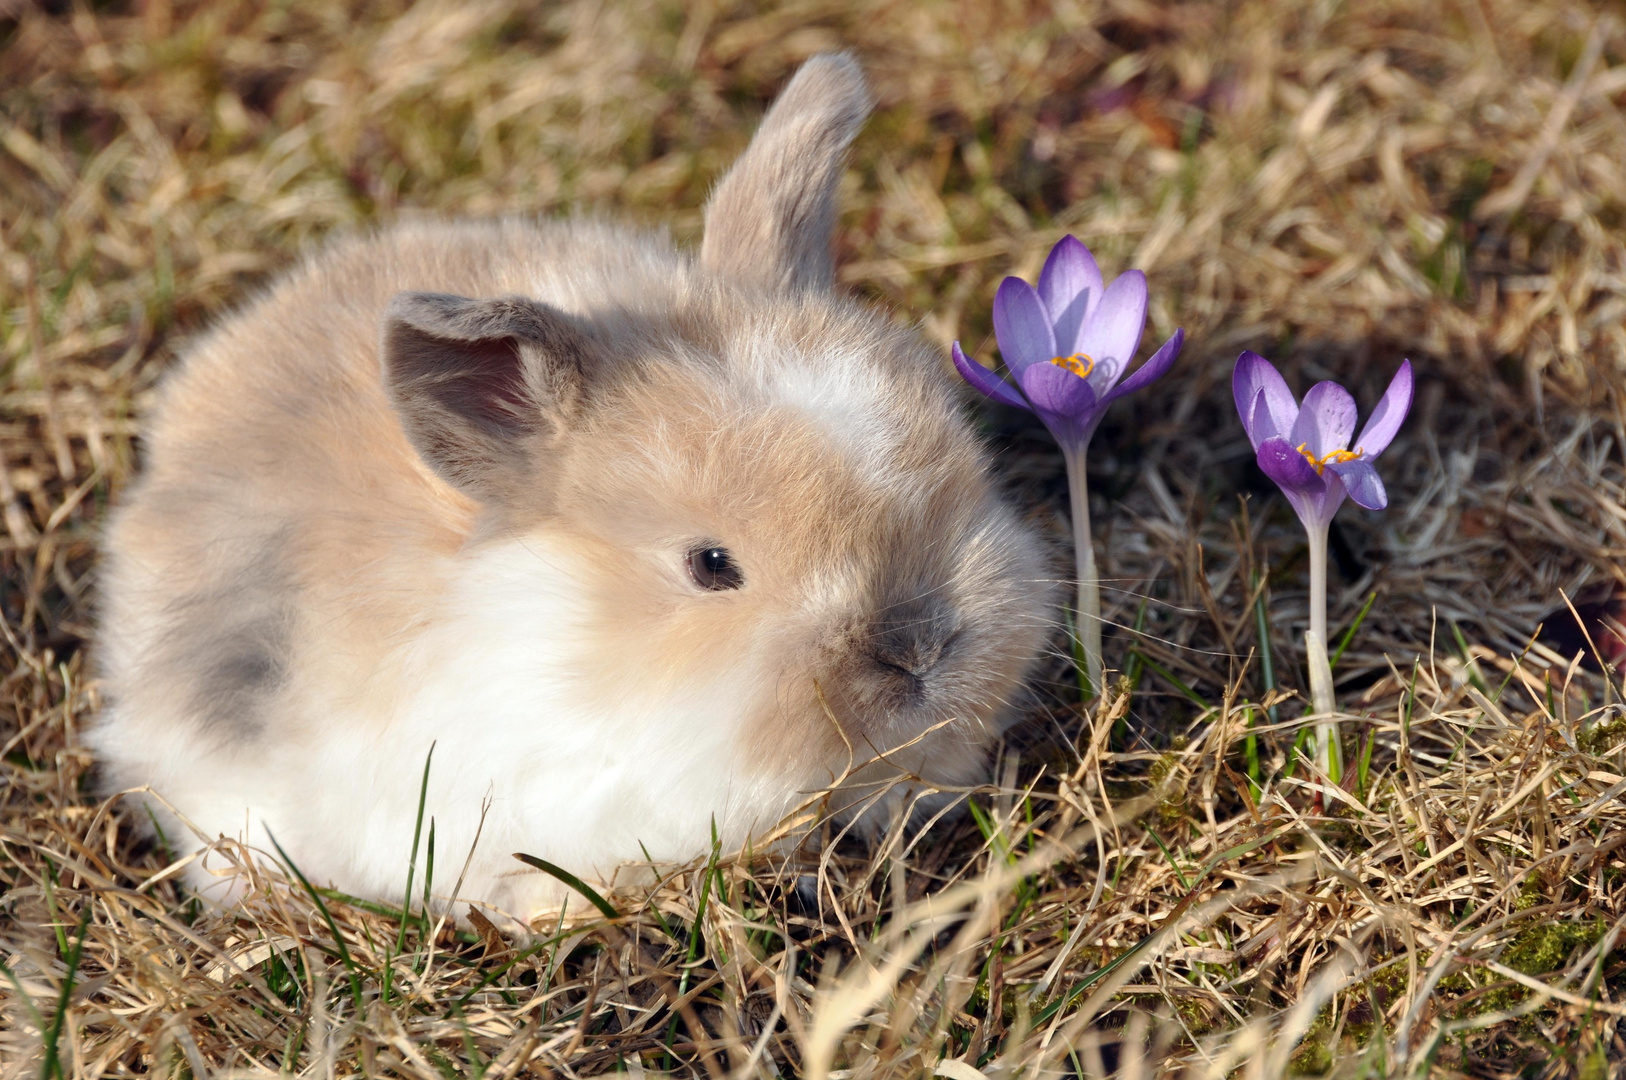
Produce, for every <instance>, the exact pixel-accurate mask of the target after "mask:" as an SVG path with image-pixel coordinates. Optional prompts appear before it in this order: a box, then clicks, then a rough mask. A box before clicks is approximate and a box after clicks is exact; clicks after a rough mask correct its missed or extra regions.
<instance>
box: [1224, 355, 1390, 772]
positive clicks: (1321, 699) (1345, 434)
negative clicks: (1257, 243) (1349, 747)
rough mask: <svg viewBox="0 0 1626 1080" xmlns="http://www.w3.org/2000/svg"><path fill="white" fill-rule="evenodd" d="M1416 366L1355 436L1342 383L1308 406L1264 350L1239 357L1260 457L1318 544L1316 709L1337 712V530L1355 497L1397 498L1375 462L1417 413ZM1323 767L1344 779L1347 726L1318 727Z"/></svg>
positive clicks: (1241, 386)
mask: <svg viewBox="0 0 1626 1080" xmlns="http://www.w3.org/2000/svg"><path fill="white" fill-rule="evenodd" d="M1412 387H1413V380H1412V371H1411V361H1410V360H1405V361H1402V362H1401V364H1400V370H1399V371H1397V372H1395V377H1394V378H1393V379H1392V380H1391V381H1390V383H1389V388H1388V389H1387V390H1386V391H1384V394H1383V397H1382V398H1380V399H1379V400H1378V404H1377V407H1376V408H1375V409H1373V410H1372V415H1371V417H1370V418H1369V419H1368V420H1367V422H1366V427H1365V428H1363V429H1361V433H1360V435H1359V436H1358V437H1357V438H1356V439H1355V441H1354V443H1353V444H1351V442H1350V437H1351V436H1352V435H1354V434H1355V419H1356V409H1355V399H1354V398H1353V397H1351V396H1350V393H1349V391H1348V390H1345V389H1344V388H1343V387H1342V386H1339V385H1338V384H1337V383H1335V382H1321V383H1317V384H1316V385H1314V386H1312V387H1310V390H1309V392H1308V393H1307V394H1305V395H1304V403H1303V404H1302V405H1301V404H1299V401H1298V399H1297V398H1295V397H1294V396H1293V391H1291V390H1289V389H1288V388H1287V380H1285V379H1283V378H1282V374H1281V372H1279V371H1277V370H1276V367H1275V365H1273V364H1272V363H1271V362H1270V361H1269V360H1266V359H1265V358H1264V357H1263V356H1260V355H1259V354H1258V353H1255V352H1244V353H1243V354H1242V355H1241V356H1239V357H1237V361H1236V370H1235V371H1234V372H1233V373H1232V376H1231V393H1232V396H1233V397H1234V398H1235V400H1236V411H1237V413H1238V415H1240V416H1241V417H1242V426H1243V428H1245V429H1246V430H1247V432H1248V441H1249V442H1251V443H1252V444H1253V451H1254V455H1255V460H1257V461H1258V462H1259V468H1260V469H1262V470H1264V473H1265V475H1266V476H1268V477H1270V478H1271V479H1272V480H1274V481H1276V486H1277V487H1279V488H1281V489H1282V494H1283V495H1286V496H1287V501H1288V502H1289V503H1290V504H1292V507H1293V509H1294V510H1295V511H1297V513H1298V515H1299V520H1300V521H1302V522H1303V523H1304V531H1305V533H1306V535H1307V536H1308V537H1309V541H1310V628H1309V630H1308V631H1307V632H1306V633H1305V635H1304V640H1305V651H1306V653H1307V654H1308V656H1309V664H1310V696H1311V703H1312V708H1313V709H1314V710H1315V712H1316V713H1318V714H1321V715H1323V716H1325V715H1329V714H1331V713H1332V712H1333V711H1334V706H1335V703H1334V700H1333V693H1332V669H1331V665H1330V664H1329V663H1328V662H1327V527H1328V526H1329V525H1331V524H1332V519H1333V515H1334V514H1336V513H1338V508H1339V507H1340V506H1342V505H1343V503H1344V499H1345V497H1346V496H1347V497H1348V498H1351V499H1353V500H1354V501H1355V503H1356V505H1358V506H1364V507H1366V508H1367V509H1368V510H1382V509H1383V508H1384V507H1385V506H1388V505H1389V494H1388V492H1387V491H1385V490H1384V487H1383V480H1382V478H1381V477H1379V476H1378V471H1377V469H1376V468H1375V467H1374V466H1373V464H1372V463H1373V461H1375V460H1376V459H1377V456H1378V455H1379V454H1381V453H1383V451H1384V450H1386V449H1388V447H1389V443H1391V442H1392V441H1394V437H1395V434H1396V433H1397V432H1398V431H1399V430H1400V424H1401V421H1403V420H1405V419H1406V413H1407V411H1408V410H1410V408H1411V398H1412ZM1316 759H1317V765H1318V766H1319V767H1320V768H1321V770H1322V772H1324V773H1325V774H1326V775H1327V776H1328V777H1329V778H1330V779H1332V780H1333V781H1335V782H1336V781H1337V780H1338V779H1339V773H1340V772H1341V768H1342V766H1341V762H1340V760H1339V752H1338V729H1337V725H1336V723H1335V722H1333V721H1332V720H1330V719H1329V720H1324V721H1322V722H1321V723H1319V724H1317V727H1316Z"/></svg>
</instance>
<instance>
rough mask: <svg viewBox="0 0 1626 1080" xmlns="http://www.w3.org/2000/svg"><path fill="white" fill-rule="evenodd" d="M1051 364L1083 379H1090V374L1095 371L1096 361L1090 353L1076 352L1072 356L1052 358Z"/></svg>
mask: <svg viewBox="0 0 1626 1080" xmlns="http://www.w3.org/2000/svg"><path fill="white" fill-rule="evenodd" d="M1050 362H1051V363H1052V364H1055V365H1056V366H1057V367H1059V368H1065V369H1066V370H1068V371H1071V372H1072V373H1073V374H1074V375H1077V376H1078V377H1079V378H1081V379H1087V378H1089V377H1090V372H1092V371H1094V370H1095V361H1094V360H1092V359H1091V358H1090V355H1089V354H1088V353H1081V352H1076V353H1074V354H1073V355H1071V356H1053V357H1051V358H1050Z"/></svg>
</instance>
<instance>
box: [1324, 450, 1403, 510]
mask: <svg viewBox="0 0 1626 1080" xmlns="http://www.w3.org/2000/svg"><path fill="white" fill-rule="evenodd" d="M1327 470H1328V471H1329V472H1332V473H1335V474H1336V475H1337V476H1338V478H1339V479H1340V480H1342V481H1343V482H1344V487H1345V488H1346V489H1347V490H1348V491H1349V497H1350V498H1351V499H1354V500H1355V502H1356V503H1357V504H1358V505H1360V506H1364V507H1366V508H1367V509H1368V510H1382V509H1383V508H1384V507H1385V506H1388V505H1389V493H1388V492H1387V491H1386V490H1384V487H1383V478H1382V477H1381V476H1379V475H1378V470H1377V469H1375V468H1373V467H1372V463H1371V462H1370V461H1367V460H1364V459H1359V458H1357V459H1356V460H1354V461H1335V462H1329V463H1328V464H1327Z"/></svg>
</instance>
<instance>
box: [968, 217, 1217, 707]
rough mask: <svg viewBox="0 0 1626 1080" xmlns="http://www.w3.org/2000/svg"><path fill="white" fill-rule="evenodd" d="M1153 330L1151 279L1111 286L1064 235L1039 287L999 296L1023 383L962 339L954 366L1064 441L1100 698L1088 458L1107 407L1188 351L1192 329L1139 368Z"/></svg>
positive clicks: (1090, 672) (1128, 278)
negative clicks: (1143, 344)
mask: <svg viewBox="0 0 1626 1080" xmlns="http://www.w3.org/2000/svg"><path fill="white" fill-rule="evenodd" d="M1145 329H1146V275H1145V274H1142V273H1141V272H1140V271H1139V270H1130V271H1129V272H1127V273H1125V274H1123V275H1121V276H1119V277H1118V278H1116V279H1115V280H1114V281H1113V282H1112V284H1111V285H1107V284H1106V283H1105V282H1104V280H1103V279H1102V277H1101V269H1100V267H1098V266H1097V265H1096V263H1095V257H1094V256H1093V255H1091V254H1090V251H1089V249H1088V248H1086V247H1085V246H1084V245H1083V244H1081V243H1080V242H1079V241H1078V240H1077V239H1075V238H1074V237H1071V236H1064V237H1062V239H1061V241H1060V242H1059V243H1057V244H1056V246H1055V247H1054V248H1052V249H1051V251H1050V257H1049V258H1048V259H1046V260H1045V264H1044V269H1043V270H1042V271H1040V273H1039V285H1038V288H1037V289H1035V288H1034V287H1033V286H1031V285H1029V284H1028V283H1027V282H1025V281H1023V280H1022V279H1021V278H1016V277H1008V278H1006V279H1005V280H1004V281H1003V282H1002V283H1001V284H1000V286H999V292H998V293H997V294H996V295H995V296H994V335H995V337H996V338H997V340H998V342H999V351H1000V355H1001V356H1003V357H1004V358H1005V366H1006V367H1007V368H1009V369H1010V373H1011V377H1012V379H1013V380H1014V385H1013V384H1012V383H1010V382H1006V381H1005V380H1004V379H1002V378H1001V377H1000V376H998V375H997V374H995V373H994V372H992V371H989V370H988V369H987V368H985V367H983V366H982V365H981V364H979V363H977V362H976V361H974V360H972V359H970V358H969V357H967V356H966V355H965V353H964V352H963V351H961V349H960V343H959V342H958V341H956V342H955V343H954V349H953V354H954V366H955V367H956V368H957V369H959V372H960V374H961V375H962V376H964V378H965V380H966V382H968V383H970V384H971V385H972V386H974V387H976V388H977V390H979V391H981V392H982V394H983V395H985V396H986V397H990V398H992V399H993V400H995V401H998V402H1001V403H1003V404H1005V405H1011V406H1014V407H1016V408H1018V409H1026V410H1028V411H1029V412H1032V413H1034V414H1036V415H1037V416H1038V417H1039V419H1040V420H1041V421H1043V422H1044V426H1045V427H1046V428H1048V429H1049V430H1050V433H1051V434H1052V435H1054V436H1055V437H1056V442H1058V443H1060V444H1061V449H1062V454H1063V456H1064V457H1065V459H1066V462H1067V481H1068V488H1069V493H1070V496H1071V501H1072V509H1073V543H1074V546H1075V549H1076V555H1077V559H1078V615H1077V622H1078V633H1079V641H1080V644H1081V645H1082V648H1083V652H1084V657H1085V668H1086V676H1087V678H1088V681H1089V684H1090V689H1089V691H1088V692H1089V693H1093V694H1099V693H1100V692H1101V690H1102V685H1101V673H1102V666H1101V586H1100V581H1099V578H1098V576H1097V574H1096V569H1095V549H1094V545H1093V544H1092V543H1091V541H1090V508H1089V492H1088V489H1087V487H1086V483H1085V470H1084V458H1085V452H1086V451H1087V450H1088V449H1089V444H1090V437H1091V436H1092V435H1094V434H1095V429H1096V427H1097V426H1098V425H1099V424H1100V423H1101V417H1102V416H1104V415H1105V414H1106V411H1107V407H1108V406H1109V405H1111V404H1112V403H1113V402H1114V401H1116V400H1118V399H1119V398H1120V397H1123V396H1124V395H1125V394H1128V393H1130V392H1131V391H1134V390H1139V389H1140V388H1142V387H1144V386H1146V385H1148V384H1150V383H1151V382H1152V381H1153V380H1154V379H1156V378H1158V376H1160V375H1162V374H1163V373H1164V372H1166V371H1168V370H1169V366H1170V365H1171V364H1173V363H1174V358H1175V357H1176V356H1178V355H1179V354H1180V345H1181V343H1182V342H1183V341H1184V340H1185V331H1184V330H1176V331H1175V332H1174V336H1173V337H1171V338H1169V340H1168V341H1166V342H1164V343H1163V345H1162V347H1161V348H1159V349H1158V350H1157V352H1155V353H1153V354H1152V356H1151V358H1150V359H1148V360H1147V361H1146V362H1145V363H1144V364H1142V365H1141V366H1140V367H1139V368H1138V369H1137V370H1136V371H1135V372H1134V374H1129V365H1130V363H1131V361H1133V360H1134V358H1135V351H1136V350H1137V349H1138V348H1140V339H1141V334H1142V332H1143V331H1144V330H1145ZM1126 375H1128V377H1127V378H1125V376H1126Z"/></svg>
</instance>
